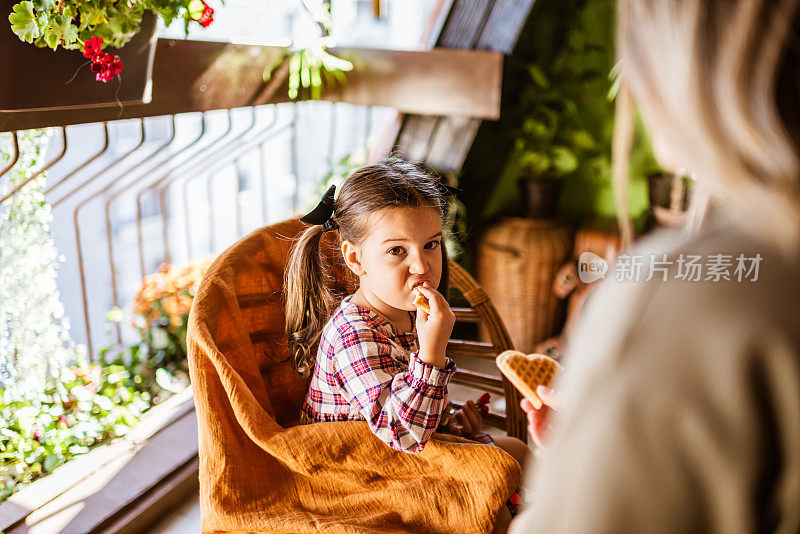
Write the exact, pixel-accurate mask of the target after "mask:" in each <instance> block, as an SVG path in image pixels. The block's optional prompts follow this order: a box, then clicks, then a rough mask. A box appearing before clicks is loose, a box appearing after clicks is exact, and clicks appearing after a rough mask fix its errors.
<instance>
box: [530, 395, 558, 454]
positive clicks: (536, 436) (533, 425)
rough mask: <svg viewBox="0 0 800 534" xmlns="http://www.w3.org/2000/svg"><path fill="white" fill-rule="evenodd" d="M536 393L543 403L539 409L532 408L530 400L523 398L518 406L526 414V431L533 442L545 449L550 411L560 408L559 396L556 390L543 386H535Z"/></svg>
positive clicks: (550, 425)
mask: <svg viewBox="0 0 800 534" xmlns="http://www.w3.org/2000/svg"><path fill="white" fill-rule="evenodd" d="M536 394H537V395H539V398H540V399H542V402H543V403H544V404H543V405H542V407H541V408H540V409H538V410H537V409H536V408H534V407H533V404H532V403H531V401H529V400H528V399H525V398H523V399H522V401H521V402H520V407H521V408H522V411H524V412H525V413H526V414H528V432H530V435H531V437H532V438H533V441H534V443H536V445H537V446H538V447H539V448H541V449H542V450H545V449H546V447H545V441H546V437H547V434H548V433H549V431H550V428H551V427H552V418H553V416H552V415H551V413H552V412H553V410H555V411H558V410H559V409H560V408H561V396H560V395H559V393H558V391H556V390H554V389H551V388H548V387H544V386H539V387H537V388H536Z"/></svg>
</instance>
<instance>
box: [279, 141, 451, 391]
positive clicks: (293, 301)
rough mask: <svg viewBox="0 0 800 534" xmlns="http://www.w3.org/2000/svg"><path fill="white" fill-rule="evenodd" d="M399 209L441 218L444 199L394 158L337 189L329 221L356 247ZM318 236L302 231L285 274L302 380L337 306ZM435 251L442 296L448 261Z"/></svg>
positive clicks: (318, 230) (428, 178)
mask: <svg viewBox="0 0 800 534" xmlns="http://www.w3.org/2000/svg"><path fill="white" fill-rule="evenodd" d="M399 207H409V208H410V207H430V208H433V209H435V210H436V211H437V212H438V213H439V216H440V217H444V214H445V208H446V193H445V190H444V188H443V186H442V185H441V184H440V183H439V181H438V180H437V178H436V177H435V176H434V175H433V174H432V173H431V172H429V171H428V170H426V169H425V168H423V167H422V166H421V165H420V164H415V163H412V162H409V161H408V160H405V159H403V158H402V157H399V156H391V157H388V158H386V159H383V160H380V161H377V162H375V163H373V164H370V165H366V166H364V167H360V168H358V169H356V170H355V171H353V172H352V174H350V176H349V177H348V178H347V180H345V181H344V183H343V184H342V187H341V190H340V191H339V194H338V196H337V198H336V201H335V205H334V211H333V219H334V221H335V222H336V224H337V225H338V231H339V239H340V243H341V242H342V241H345V240H346V241H350V242H351V243H353V244H356V245H358V244H361V243H362V242H363V241H364V239H365V238H366V237H367V235H368V233H369V228H370V227H371V226H373V225H374V224H375V223H376V221H377V219H376V217H375V216H376V215H379V212H380V211H381V210H385V209H387V208H399ZM323 233H324V230H323V228H322V226H321V225H317V226H311V227H309V228H307V229H306V230H304V231H303V233H302V234H301V235H300V237H299V238H298V240H297V242H296V243H295V245H294V247H293V248H292V252H291V255H290V257H289V263H288V267H287V269H286V271H285V274H284V284H283V294H284V306H285V308H284V309H285V312H286V333H287V334H288V337H289V350H290V352H291V355H292V364H293V366H294V369H295V370H296V371H297V373H298V374H299V375H300V376H302V377H304V378H306V377H308V376H309V375H310V374H311V372H312V371H313V370H314V364H315V360H316V355H315V354H314V348H315V347H316V345H317V344H318V343H319V339H320V336H321V334H322V329H323V327H324V326H325V323H327V322H328V320H329V319H330V316H331V313H332V312H333V310H334V308H335V306H336V305H337V304H338V302H336V296H335V295H334V294H333V293H332V292H331V290H330V288H329V286H328V284H327V281H328V280H329V279H330V275H329V271H330V266H329V265H328V264H327V263H326V261H325V255H324V254H321V253H320V241H321V239H322V234H323ZM440 248H441V250H442V277H441V281H440V283H439V288H438V289H439V292H441V293H443V294H445V295H446V294H447V293H446V291H447V284H448V270H447V255H446V252H445V247H440Z"/></svg>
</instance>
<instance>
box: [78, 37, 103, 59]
mask: <svg viewBox="0 0 800 534" xmlns="http://www.w3.org/2000/svg"><path fill="white" fill-rule="evenodd" d="M102 48H103V38H102V37H92V38H91V39H89V40H87V41H86V42H84V43H83V57H86V58H89V59H92V60H94V59H95V58H96V57H97V56H98V55H99V54H101V53H102V52H101V49H102Z"/></svg>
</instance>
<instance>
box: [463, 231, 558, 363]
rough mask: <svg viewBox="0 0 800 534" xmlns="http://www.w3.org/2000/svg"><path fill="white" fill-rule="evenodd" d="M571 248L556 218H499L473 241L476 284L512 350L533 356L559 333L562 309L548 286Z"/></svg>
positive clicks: (550, 285) (551, 283)
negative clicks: (503, 327) (489, 302)
mask: <svg viewBox="0 0 800 534" xmlns="http://www.w3.org/2000/svg"><path fill="white" fill-rule="evenodd" d="M571 247H572V239H571V236H570V230H569V227H568V226H567V225H565V224H564V223H563V222H562V221H560V220H558V219H530V218H518V217H509V218H505V219H501V220H500V221H499V222H498V223H497V224H495V225H494V226H492V227H491V228H489V229H488V230H486V232H485V233H484V234H483V236H482V237H481V238H480V240H479V241H478V246H477V267H476V270H477V278H478V281H479V282H480V284H481V286H483V288H484V290H485V291H486V293H487V295H489V298H490V299H492V303H493V304H494V306H495V308H496V309H497V312H498V313H499V314H500V317H501V318H502V320H503V322H504V323H505V325H506V328H507V329H508V332H509V334H510V335H511V339H512V340H513V342H514V347H515V348H516V349H517V350H520V351H523V352H526V353H530V352H533V351H534V347H535V346H536V345H537V344H538V343H540V342H541V341H544V340H545V339H547V338H549V337H550V336H552V335H553V334H555V333H556V329H558V328H560V326H561V325H560V323H561V322H562V319H563V318H562V317H561V315H562V313H560V312H561V311H562V310H561V308H560V307H559V299H558V297H557V296H556V295H555V294H554V293H553V281H554V279H555V275H556V273H557V272H558V270H559V269H560V268H561V266H562V265H563V264H564V262H565V261H566V260H567V259H568V258H569V255H570V251H571ZM481 336H482V337H483V338H484V339H485V337H484V336H487V337H488V333H486V332H483V331H482V332H481Z"/></svg>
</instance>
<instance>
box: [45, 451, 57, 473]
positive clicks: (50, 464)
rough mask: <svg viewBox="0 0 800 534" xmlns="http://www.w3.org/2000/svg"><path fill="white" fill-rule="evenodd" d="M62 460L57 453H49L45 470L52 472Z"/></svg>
mask: <svg viewBox="0 0 800 534" xmlns="http://www.w3.org/2000/svg"><path fill="white" fill-rule="evenodd" d="M59 462H60V460H59V458H58V456H57V455H55V454H48V455H47V457H46V458H45V459H44V470H45V471H47V472H48V473H49V472H51V471H52V470H53V469H55V468H56V467H58V464H59Z"/></svg>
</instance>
